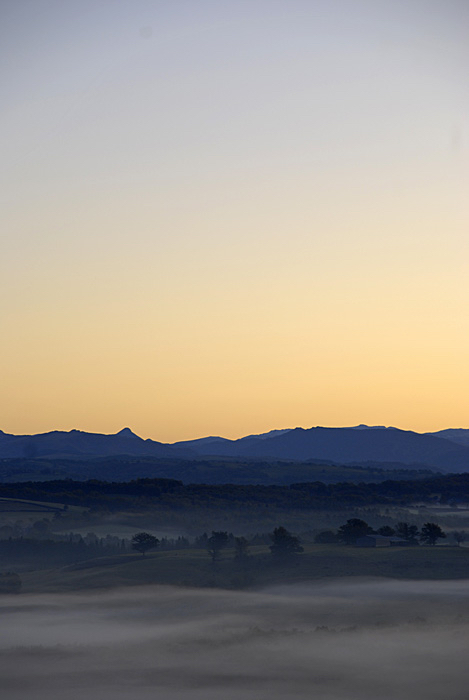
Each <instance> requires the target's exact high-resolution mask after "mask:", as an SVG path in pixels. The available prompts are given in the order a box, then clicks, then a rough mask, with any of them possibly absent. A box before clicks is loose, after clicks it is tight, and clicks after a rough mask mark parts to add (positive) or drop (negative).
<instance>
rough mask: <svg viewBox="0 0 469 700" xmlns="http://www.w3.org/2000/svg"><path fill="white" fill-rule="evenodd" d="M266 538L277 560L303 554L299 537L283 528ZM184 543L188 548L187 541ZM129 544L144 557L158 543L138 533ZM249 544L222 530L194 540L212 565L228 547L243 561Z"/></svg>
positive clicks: (247, 541) (235, 556)
mask: <svg viewBox="0 0 469 700" xmlns="http://www.w3.org/2000/svg"><path fill="white" fill-rule="evenodd" d="M268 537H269V539H270V540H271V541H272V544H271V545H270V551H271V553H272V555H273V556H275V557H277V558H279V557H288V556H290V555H292V554H298V553H300V552H303V547H302V546H301V543H300V539H299V537H297V536H295V535H292V534H291V533H290V532H288V530H287V529H286V528H284V527H283V526H279V527H276V528H275V529H274V531H273V532H272V533H270V534H269V535H268ZM186 542H187V544H188V546H190V545H189V542H188V540H186ZM131 544H132V549H135V550H136V551H137V552H140V553H141V554H142V555H143V556H145V554H146V553H147V552H148V551H149V550H151V549H156V548H157V547H158V545H159V544H160V541H159V540H158V539H157V538H156V537H154V536H153V535H151V534H150V533H148V532H138V533H137V534H135V535H134V536H133V537H132V540H131ZM249 544H250V543H249V540H247V539H246V537H242V536H241V537H235V536H234V535H233V534H232V533H230V534H228V532H226V531H222V530H212V534H211V535H210V537H209V536H208V535H207V534H206V533H204V534H203V535H201V536H200V537H197V538H196V539H195V546H197V547H204V548H205V549H206V550H207V553H208V554H209V556H210V558H211V560H212V562H213V563H214V564H215V563H216V562H218V561H219V560H220V559H221V553H222V550H223V549H225V548H226V547H228V546H230V545H231V547H232V548H234V550H235V553H234V558H235V560H237V561H240V562H241V561H245V560H246V559H247V558H248V556H249Z"/></svg>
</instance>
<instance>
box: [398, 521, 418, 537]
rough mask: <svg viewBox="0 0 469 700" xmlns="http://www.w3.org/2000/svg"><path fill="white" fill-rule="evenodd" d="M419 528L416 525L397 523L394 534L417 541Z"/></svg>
mask: <svg viewBox="0 0 469 700" xmlns="http://www.w3.org/2000/svg"><path fill="white" fill-rule="evenodd" d="M418 534H419V529H418V527H417V525H409V523H397V525H396V535H398V537H401V538H402V539H403V540H407V542H417V537H418Z"/></svg>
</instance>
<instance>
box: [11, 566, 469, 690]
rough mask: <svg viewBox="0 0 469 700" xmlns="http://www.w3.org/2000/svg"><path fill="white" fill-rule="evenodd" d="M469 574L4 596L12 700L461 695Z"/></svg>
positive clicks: (468, 635)
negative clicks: (242, 588)
mask: <svg viewBox="0 0 469 700" xmlns="http://www.w3.org/2000/svg"><path fill="white" fill-rule="evenodd" d="M467 591H468V585H467V581H458V582H454V581H445V582H433V581H432V582H425V581H419V582H409V581H407V582H403V581H399V582H397V581H392V580H380V581H377V580H371V579H370V580H363V579H362V580H355V581H353V582H351V581H350V580H342V581H333V582H330V583H317V584H305V585H301V586H300V585H298V586H289V587H282V588H276V589H270V590H264V591H259V592H225V591H223V592H222V591H219V590H210V591H201V590H191V589H177V588H170V587H167V588H166V587H156V586H155V587H147V588H134V589H118V590H115V591H113V592H102V593H93V594H77V595H54V596H51V595H22V596H20V597H10V596H6V597H3V598H2V599H1V606H0V607H1V612H2V617H3V635H2V640H1V643H0V644H1V647H0V649H1V650H0V673H1V676H2V679H3V683H2V685H3V688H4V692H5V693H6V697H8V698H9V700H33V698H34V700H81V699H82V698H83V697H89V698H92V699H93V700H124V699H125V700H127V699H128V698H133V699H135V700H150V699H152V700H153V699H154V698H164V700H186V699H188V698H190V699H191V700H219V699H220V698H223V699H224V700H241V699H243V700H267V699H268V698H269V700H270V699H271V700H285V698H298V700H303V699H305V700H306V699H308V700H310V699H311V698H313V697H317V698H321V700H375V699H376V698H377V697H379V698H380V700H395V699H396V698H399V699H400V700H441V699H442V698H451V700H459V699H460V700H463V699H464V700H465V699H466V698H467V681H468V671H467V645H468V642H469V596H468V593H467Z"/></svg>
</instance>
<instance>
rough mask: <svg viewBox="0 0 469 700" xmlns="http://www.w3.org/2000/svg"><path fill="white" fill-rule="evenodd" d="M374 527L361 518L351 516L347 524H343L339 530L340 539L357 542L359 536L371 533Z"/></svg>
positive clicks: (348, 542) (349, 542)
mask: <svg viewBox="0 0 469 700" xmlns="http://www.w3.org/2000/svg"><path fill="white" fill-rule="evenodd" d="M372 533H373V528H372V527H370V526H369V525H368V523H366V522H365V521H364V520H360V518H350V519H349V520H347V522H346V523H345V525H341V526H340V527H339V529H338V531H337V534H338V535H339V539H340V540H341V541H342V542H345V543H346V544H355V542H356V541H357V539H358V538H359V537H365V535H371V534H372Z"/></svg>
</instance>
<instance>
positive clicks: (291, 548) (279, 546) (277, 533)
mask: <svg viewBox="0 0 469 700" xmlns="http://www.w3.org/2000/svg"><path fill="white" fill-rule="evenodd" d="M270 539H271V540H272V542H273V544H271V546H270V551H271V552H272V554H274V555H275V556H279V557H284V556H289V555H290V554H297V553H298V552H302V551H303V547H302V546H301V544H300V540H299V538H298V537H295V535H292V534H291V533H290V532H288V530H286V529H285V528H284V527H276V528H275V530H274V531H273V533H272V534H271V535H270Z"/></svg>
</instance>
